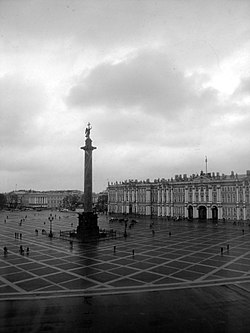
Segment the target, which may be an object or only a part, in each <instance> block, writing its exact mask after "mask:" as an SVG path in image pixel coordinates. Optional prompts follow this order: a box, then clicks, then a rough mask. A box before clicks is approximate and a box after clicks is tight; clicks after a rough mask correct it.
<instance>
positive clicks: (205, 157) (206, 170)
mask: <svg viewBox="0 0 250 333" xmlns="http://www.w3.org/2000/svg"><path fill="white" fill-rule="evenodd" d="M205 163H206V175H207V156H205Z"/></svg>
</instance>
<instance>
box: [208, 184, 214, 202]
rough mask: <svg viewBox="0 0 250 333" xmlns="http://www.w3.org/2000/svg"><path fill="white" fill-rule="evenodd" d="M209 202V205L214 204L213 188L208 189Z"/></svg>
mask: <svg viewBox="0 0 250 333" xmlns="http://www.w3.org/2000/svg"><path fill="white" fill-rule="evenodd" d="M208 201H209V203H212V201H213V198H212V187H209V188H208Z"/></svg>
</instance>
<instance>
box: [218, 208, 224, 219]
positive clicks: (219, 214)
mask: <svg viewBox="0 0 250 333" xmlns="http://www.w3.org/2000/svg"><path fill="white" fill-rule="evenodd" d="M222 213H223V212H222V207H221V205H219V206H218V219H219V220H221V219H222V215H223V214H222Z"/></svg>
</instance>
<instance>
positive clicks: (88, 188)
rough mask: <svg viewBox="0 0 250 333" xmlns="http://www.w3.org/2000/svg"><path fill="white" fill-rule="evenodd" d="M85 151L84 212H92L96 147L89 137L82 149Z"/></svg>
mask: <svg viewBox="0 0 250 333" xmlns="http://www.w3.org/2000/svg"><path fill="white" fill-rule="evenodd" d="M81 149H83V150H85V163H84V212H88V213H89V212H92V211H93V205H92V151H93V150H94V149H96V147H93V146H92V140H91V139H90V137H89V136H87V138H86V140H85V146H84V147H81Z"/></svg>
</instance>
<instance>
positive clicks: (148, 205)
mask: <svg viewBox="0 0 250 333" xmlns="http://www.w3.org/2000/svg"><path fill="white" fill-rule="evenodd" d="M146 215H151V189H150V188H147V189H146Z"/></svg>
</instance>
